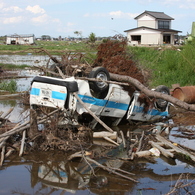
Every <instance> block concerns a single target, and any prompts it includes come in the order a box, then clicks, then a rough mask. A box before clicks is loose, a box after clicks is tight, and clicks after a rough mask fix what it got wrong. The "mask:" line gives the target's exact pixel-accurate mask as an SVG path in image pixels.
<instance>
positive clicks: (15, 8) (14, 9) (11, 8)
mask: <svg viewBox="0 0 195 195" xmlns="http://www.w3.org/2000/svg"><path fill="white" fill-rule="evenodd" d="M9 11H12V12H14V13H17V12H22V11H23V10H22V9H21V8H19V7H18V6H11V7H7V8H3V12H9Z"/></svg>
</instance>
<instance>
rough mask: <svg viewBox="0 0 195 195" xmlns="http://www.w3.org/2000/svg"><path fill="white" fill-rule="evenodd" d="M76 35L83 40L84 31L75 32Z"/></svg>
mask: <svg viewBox="0 0 195 195" xmlns="http://www.w3.org/2000/svg"><path fill="white" fill-rule="evenodd" d="M74 34H75V35H77V36H80V37H81V39H82V31H74Z"/></svg>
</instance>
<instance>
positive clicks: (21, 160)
mask: <svg viewBox="0 0 195 195" xmlns="http://www.w3.org/2000/svg"><path fill="white" fill-rule="evenodd" d="M10 107H14V111H13V112H12V113H11V114H10V117H9V118H10V120H11V121H12V122H18V121H21V120H22V119H23V118H24V117H25V116H27V111H25V112H23V111H24V110H26V107H24V106H23V105H22V104H21V103H20V101H19V100H5V101H0V110H4V111H7V110H9V108H10ZM119 128H121V129H123V128H124V127H122V126H121V127H120V126H119ZM173 132H174V131H173ZM176 139H177V140H175V141H178V140H181V139H180V138H176ZM191 141H192V140H191ZM186 142H187V140H186ZM98 147H100V146H98ZM98 147H97V148H98ZM123 155H125V152H123V151H121V150H119V151H115V152H114V156H113V157H112V156H110V158H109V159H100V161H101V162H102V161H104V163H106V164H108V165H110V166H112V165H113V166H114V167H117V168H121V169H123V170H125V171H128V172H131V173H134V174H135V175H134V176H130V177H132V178H133V179H135V180H137V181H138V183H135V182H133V181H128V180H126V179H123V178H121V177H119V176H116V175H113V174H111V173H108V172H106V171H103V170H101V169H99V168H97V167H96V166H95V165H93V164H91V167H92V168H93V170H94V173H95V177H93V174H92V169H91V168H90V167H89V166H88V164H86V163H85V162H83V161H80V160H78V161H74V162H68V161H67V156H66V154H64V153H59V152H56V153H54V152H48V153H43V152H42V153H38V152H36V153H31V154H26V155H23V156H22V157H18V156H11V158H9V159H6V161H5V162H4V164H3V166H2V167H1V169H0V194H1V195H10V194H24V195H27V194H52V195H57V194H117V195H118V194H144V195H152V194H154V195H156V194H166V193H168V192H169V191H170V189H171V187H172V185H174V184H175V182H176V181H177V180H178V178H179V177H180V175H181V174H182V173H190V175H189V176H188V182H189V181H190V180H192V179H194V177H195V168H194V166H192V165H189V164H187V163H185V162H181V161H179V160H174V159H166V158H163V157H161V158H154V160H153V161H151V162H148V161H146V160H139V161H122V160H120V159H119V158H118V157H119V156H120V157H122V156H123ZM181 194H183V193H181Z"/></svg>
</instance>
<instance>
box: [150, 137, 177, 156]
mask: <svg viewBox="0 0 195 195" xmlns="http://www.w3.org/2000/svg"><path fill="white" fill-rule="evenodd" d="M148 143H150V144H151V145H152V147H154V148H157V149H158V150H159V151H160V152H161V153H162V154H163V155H164V156H166V157H171V158H173V157H174V154H173V153H171V152H169V151H167V150H166V149H164V148H163V147H162V146H160V145H159V144H157V143H155V142H153V141H149V142H148Z"/></svg>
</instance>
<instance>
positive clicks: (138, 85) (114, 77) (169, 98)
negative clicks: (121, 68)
mask: <svg viewBox="0 0 195 195" xmlns="http://www.w3.org/2000/svg"><path fill="white" fill-rule="evenodd" d="M110 78H111V80H115V81H118V82H127V83H129V84H132V85H134V86H135V87H136V88H137V89H138V90H140V91H142V92H143V93H144V94H145V95H147V96H148V97H154V98H159V99H164V100H166V101H168V102H170V103H172V104H174V105H177V106H179V107H181V108H184V109H186V110H191V111H195V105H192V104H187V103H186V102H183V101H181V100H178V99H176V98H174V97H172V96H171V95H167V94H163V93H160V92H156V91H152V90H149V89H148V88H147V87H145V86H144V85H143V84H142V83H140V82H139V81H138V80H136V79H134V78H132V77H130V76H124V75H118V74H113V73H110Z"/></svg>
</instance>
